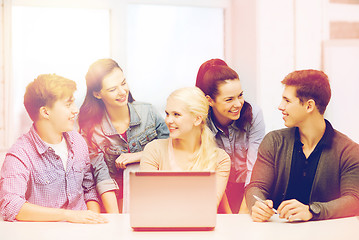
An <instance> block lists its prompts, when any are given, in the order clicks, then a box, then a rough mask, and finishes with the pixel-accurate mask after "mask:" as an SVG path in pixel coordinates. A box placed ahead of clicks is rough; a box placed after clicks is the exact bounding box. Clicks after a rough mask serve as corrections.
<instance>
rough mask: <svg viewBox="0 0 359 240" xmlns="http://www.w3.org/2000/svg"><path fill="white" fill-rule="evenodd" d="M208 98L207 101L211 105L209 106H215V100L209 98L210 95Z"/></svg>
mask: <svg viewBox="0 0 359 240" xmlns="http://www.w3.org/2000/svg"><path fill="white" fill-rule="evenodd" d="M206 98H207V101H208V103H209V106H211V107H212V106H213V104H214V100H213V99H212V98H211V97H210V96H209V95H206Z"/></svg>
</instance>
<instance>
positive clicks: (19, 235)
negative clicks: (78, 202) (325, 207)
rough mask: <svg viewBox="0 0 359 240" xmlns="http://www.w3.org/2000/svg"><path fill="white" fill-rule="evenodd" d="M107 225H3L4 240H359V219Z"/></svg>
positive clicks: (122, 219) (125, 220)
mask: <svg viewBox="0 0 359 240" xmlns="http://www.w3.org/2000/svg"><path fill="white" fill-rule="evenodd" d="M105 216H106V217H107V218H108V220H109V223H107V224H98V225H97V224H94V225H91V224H73V223H67V222H50V223H49V222H48V223H34V222H3V221H0V239H1V240H10V239H11V240H45V239H51V240H72V239H77V240H82V239H83V240H112V239H116V240H124V239H146V240H151V239H156V240H161V239H166V240H171V239H185V240H190V239H205V240H210V239H220V240H226V239H236V240H256V239H258V240H268V239H274V240H281V239H283V240H292V239H294V240H296V239H304V240H311V239H315V240H332V239H333V240H334V239H335V240H347V239H348V240H349V239H359V219H358V218H357V217H351V218H343V219H335V220H326V221H313V222H298V223H288V222H285V221H283V220H280V219H279V218H278V217H276V216H274V217H272V220H271V222H266V223H255V222H252V220H251V219H250V217H249V215H246V214H237V215H218V216H217V226H216V228H215V230H213V231H202V232H201V231H199V232H134V231H133V230H132V229H131V227H130V225H129V215H128V214H122V215H121V214H105Z"/></svg>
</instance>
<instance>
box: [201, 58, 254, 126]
mask: <svg viewBox="0 0 359 240" xmlns="http://www.w3.org/2000/svg"><path fill="white" fill-rule="evenodd" d="M237 79H238V81H239V76H238V74H237V73H236V72H235V71H234V70H233V69H232V68H230V67H228V65H227V64H226V63H225V62H224V61H223V60H221V59H218V58H217V59H211V60H208V61H206V62H204V63H203V64H202V65H201V67H200V68H199V70H198V74H197V79H196V86H197V87H199V88H200V89H201V90H202V91H203V92H204V94H206V95H208V96H210V97H211V98H212V99H215V98H216V97H217V95H218V88H219V86H220V85H221V84H223V83H224V82H225V81H226V80H237ZM210 111H212V109H211V108H210ZM252 120H253V113H252V106H251V105H250V104H249V103H248V102H246V101H244V104H243V107H242V110H241V115H240V117H239V119H237V120H236V121H235V125H236V126H237V127H238V128H239V129H242V130H244V128H245V126H246V125H247V124H250V123H251V122H252Z"/></svg>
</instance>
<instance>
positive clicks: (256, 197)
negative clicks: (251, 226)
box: [253, 195, 278, 214]
mask: <svg viewBox="0 0 359 240" xmlns="http://www.w3.org/2000/svg"><path fill="white" fill-rule="evenodd" d="M253 197H254V198H255V199H256V200H257V201H260V202H262V203H264V204H265V205H267V206H268V204H267V203H266V202H265V201H264V200H263V199H261V198H260V197H258V196H256V195H253ZM268 207H269V206H268ZM272 210H273V212H275V213H276V214H278V212H277V210H276V209H274V208H272Z"/></svg>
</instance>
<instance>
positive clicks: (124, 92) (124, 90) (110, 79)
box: [93, 68, 129, 108]
mask: <svg viewBox="0 0 359 240" xmlns="http://www.w3.org/2000/svg"><path fill="white" fill-rule="evenodd" d="M93 94H94V96H95V97H96V98H98V99H102V101H103V103H104V104H105V106H106V108H116V107H123V106H127V102H128V94H129V88H128V84H127V81H126V78H125V76H124V74H123V72H122V71H121V69H119V68H114V69H113V70H112V71H111V72H110V73H109V74H107V75H106V76H105V77H104V78H103V80H102V89H101V90H100V91H99V92H94V93H93Z"/></svg>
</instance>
